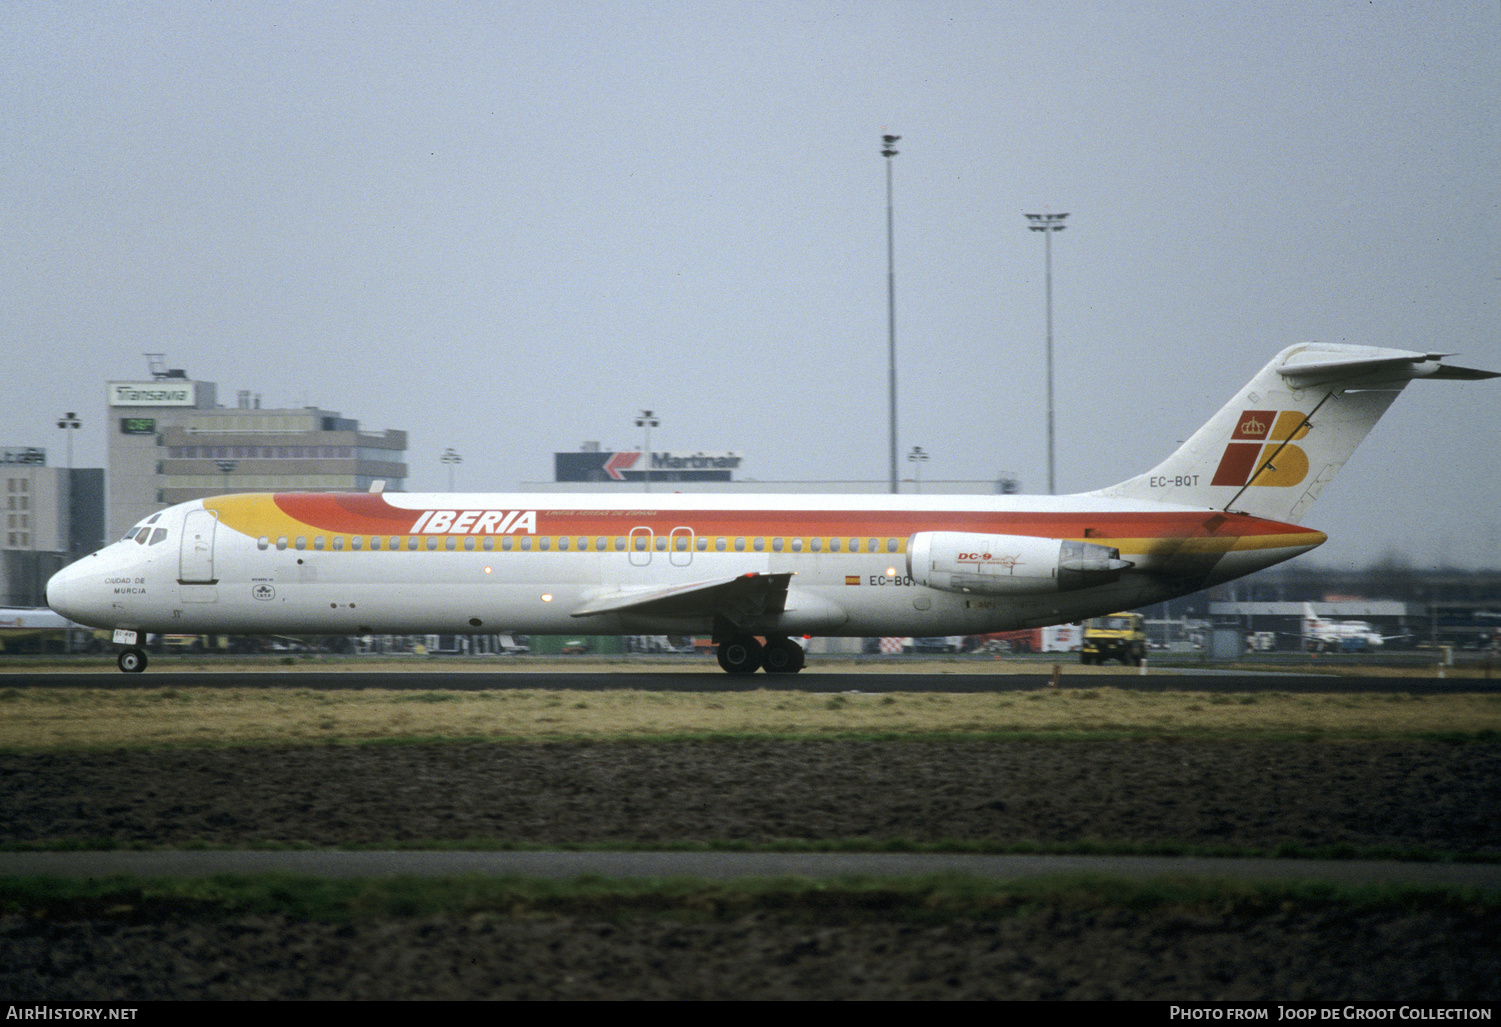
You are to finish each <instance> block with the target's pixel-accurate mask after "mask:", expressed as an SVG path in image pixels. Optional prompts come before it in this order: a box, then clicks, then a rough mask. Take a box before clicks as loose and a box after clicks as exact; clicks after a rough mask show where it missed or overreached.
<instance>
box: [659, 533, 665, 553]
mask: <svg viewBox="0 0 1501 1027" xmlns="http://www.w3.org/2000/svg"><path fill="white" fill-rule="evenodd" d="M657 552H659V553H665V552H667V536H666V535H658V536H657Z"/></svg>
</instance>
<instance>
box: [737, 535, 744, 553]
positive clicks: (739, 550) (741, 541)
mask: <svg viewBox="0 0 1501 1027" xmlns="http://www.w3.org/2000/svg"><path fill="white" fill-rule="evenodd" d="M735 552H737V553H743V552H745V539H743V538H737V539H736V540H735Z"/></svg>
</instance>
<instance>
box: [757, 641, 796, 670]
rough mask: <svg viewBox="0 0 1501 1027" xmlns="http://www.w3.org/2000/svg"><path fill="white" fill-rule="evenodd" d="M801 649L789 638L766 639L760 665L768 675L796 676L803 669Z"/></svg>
mask: <svg viewBox="0 0 1501 1027" xmlns="http://www.w3.org/2000/svg"><path fill="white" fill-rule="evenodd" d="M803 663H804V658H803V647H802V646H800V645H798V644H797V643H796V642H794V641H793V640H792V639H790V638H768V639H767V640H766V648H765V651H764V652H763V653H762V654H761V665H762V666H763V667H764V668H765V669H766V673H768V674H796V673H797V672H798V671H800V670H802V669H803Z"/></svg>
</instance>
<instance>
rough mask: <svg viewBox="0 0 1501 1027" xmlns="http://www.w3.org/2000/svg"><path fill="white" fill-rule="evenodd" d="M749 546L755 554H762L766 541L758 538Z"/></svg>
mask: <svg viewBox="0 0 1501 1027" xmlns="http://www.w3.org/2000/svg"><path fill="white" fill-rule="evenodd" d="M751 546H752V548H754V549H755V551H756V552H758V553H764V552H765V551H766V540H765V539H764V538H758V539H756V541H755V542H753V543H751Z"/></svg>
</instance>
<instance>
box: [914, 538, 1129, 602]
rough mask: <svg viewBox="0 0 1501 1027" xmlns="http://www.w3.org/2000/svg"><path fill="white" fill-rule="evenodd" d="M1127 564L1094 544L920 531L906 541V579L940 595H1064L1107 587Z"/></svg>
mask: <svg viewBox="0 0 1501 1027" xmlns="http://www.w3.org/2000/svg"><path fill="white" fill-rule="evenodd" d="M1132 566H1135V565H1134V564H1132V563H1131V561H1129V560H1122V559H1121V551H1120V550H1119V549H1112V548H1111V547H1109V546H1102V545H1098V544H1096V543H1094V542H1079V541H1074V540H1067V539H1056V538H1037V537H1035V536H1032V535H981V534H977V533H974V532H963V531H922V532H918V533H917V534H916V535H913V536H912V537H911V538H909V539H908V540H907V574H908V576H909V577H911V578H912V580H913V581H915V582H917V583H918V584H920V585H927V586H928V587H929V588H941V589H943V590H944V591H945V592H975V593H978V594H980V595H992V596H994V595H1028V594H1041V593H1045V592H1068V591H1072V590H1073V589H1076V588H1088V587H1089V586H1091V585H1106V584H1109V583H1110V582H1112V581H1115V580H1117V579H1118V578H1119V577H1120V576H1121V571H1123V570H1125V569H1126V568H1128V567H1132Z"/></svg>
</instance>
